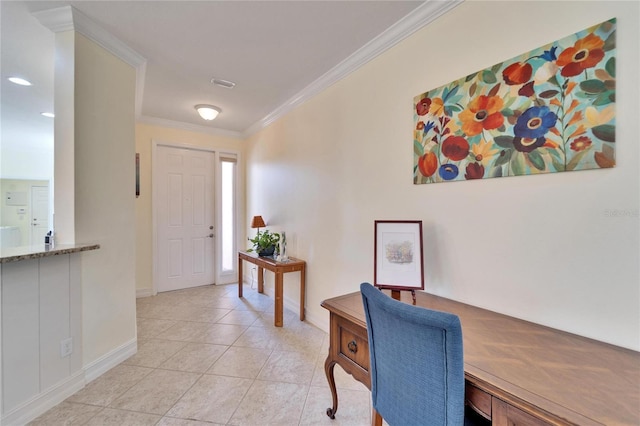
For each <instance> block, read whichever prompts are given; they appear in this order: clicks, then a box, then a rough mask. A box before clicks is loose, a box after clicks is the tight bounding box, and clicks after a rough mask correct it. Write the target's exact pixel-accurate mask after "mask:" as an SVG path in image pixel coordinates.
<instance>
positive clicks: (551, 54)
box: [540, 46, 558, 62]
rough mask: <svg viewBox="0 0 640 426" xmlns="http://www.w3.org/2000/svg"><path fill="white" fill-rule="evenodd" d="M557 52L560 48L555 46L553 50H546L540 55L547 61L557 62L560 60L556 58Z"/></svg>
mask: <svg viewBox="0 0 640 426" xmlns="http://www.w3.org/2000/svg"><path fill="white" fill-rule="evenodd" d="M556 50H558V46H553V47H552V48H551V49H549V50H545V51H544V53H543V54H542V55H540V57H541V58H542V59H544V60H545V61H549V62H551V61H555V60H556V59H558V57H557V56H556Z"/></svg>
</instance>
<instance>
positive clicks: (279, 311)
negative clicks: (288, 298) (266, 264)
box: [274, 272, 284, 327]
mask: <svg viewBox="0 0 640 426" xmlns="http://www.w3.org/2000/svg"><path fill="white" fill-rule="evenodd" d="M282 275H283V273H282V272H276V312H275V318H274V325H275V326H276V327H282V316H283V311H284V308H283V300H282Z"/></svg>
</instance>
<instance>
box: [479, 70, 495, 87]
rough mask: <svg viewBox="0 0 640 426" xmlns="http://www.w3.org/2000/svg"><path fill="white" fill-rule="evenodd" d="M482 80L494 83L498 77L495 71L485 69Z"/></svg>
mask: <svg viewBox="0 0 640 426" xmlns="http://www.w3.org/2000/svg"><path fill="white" fill-rule="evenodd" d="M482 81H484V82H485V83H487V84H493V83H495V82H496V81H498V79H497V78H496V75H495V73H493V72H492V71H491V70H484V71H482Z"/></svg>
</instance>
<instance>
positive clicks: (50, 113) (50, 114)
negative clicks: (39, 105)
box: [40, 112, 56, 118]
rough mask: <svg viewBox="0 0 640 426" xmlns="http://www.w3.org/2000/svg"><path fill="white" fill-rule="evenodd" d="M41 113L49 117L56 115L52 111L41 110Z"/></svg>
mask: <svg viewBox="0 0 640 426" xmlns="http://www.w3.org/2000/svg"><path fill="white" fill-rule="evenodd" d="M40 115H43V116H45V117H48V118H54V117H55V116H56V115H55V114H54V113H52V112H41V113H40Z"/></svg>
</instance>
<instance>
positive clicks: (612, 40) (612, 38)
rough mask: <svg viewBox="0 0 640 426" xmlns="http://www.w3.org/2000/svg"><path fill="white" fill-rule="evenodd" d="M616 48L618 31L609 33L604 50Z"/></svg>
mask: <svg viewBox="0 0 640 426" xmlns="http://www.w3.org/2000/svg"><path fill="white" fill-rule="evenodd" d="M615 48H616V32H615V31H613V32H612V33H611V34H609V37H607V40H606V41H605V42H604V46H603V47H602V50H604V51H605V52H608V51H609V50H612V49H615ZM609 74H611V73H609ZM611 75H613V74H611Z"/></svg>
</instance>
